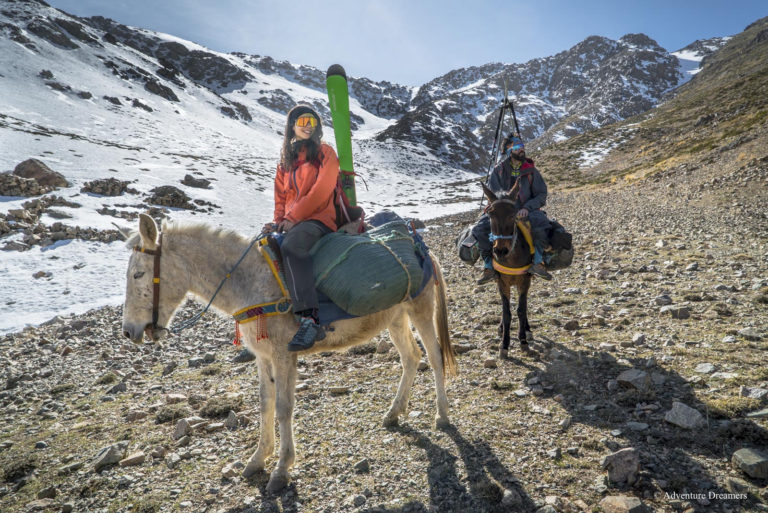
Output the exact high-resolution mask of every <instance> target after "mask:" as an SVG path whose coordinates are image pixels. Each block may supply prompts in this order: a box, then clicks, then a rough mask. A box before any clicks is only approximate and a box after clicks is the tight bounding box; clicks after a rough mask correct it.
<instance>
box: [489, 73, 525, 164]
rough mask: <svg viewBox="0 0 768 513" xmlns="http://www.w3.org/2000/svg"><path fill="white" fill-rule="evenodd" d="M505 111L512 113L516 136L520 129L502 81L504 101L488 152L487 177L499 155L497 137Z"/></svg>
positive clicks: (505, 84)
mask: <svg viewBox="0 0 768 513" xmlns="http://www.w3.org/2000/svg"><path fill="white" fill-rule="evenodd" d="M506 109H509V110H511V111H512V120H513V121H514V123H515V132H516V133H517V134H519V133H520V127H519V126H518V124H517V115H516V114H515V105H514V103H513V102H512V100H510V99H509V96H508V95H507V81H506V80H504V100H502V102H501V109H500V110H499V120H498V121H497V123H496V133H495V135H494V136H493V146H492V147H491V151H490V156H491V158H490V161H489V162H488V172H487V173H486V174H487V175H490V174H491V169H493V165H494V164H495V163H496V159H497V156H498V153H499V135H500V134H501V133H502V128H503V126H504V112H505V111H506Z"/></svg>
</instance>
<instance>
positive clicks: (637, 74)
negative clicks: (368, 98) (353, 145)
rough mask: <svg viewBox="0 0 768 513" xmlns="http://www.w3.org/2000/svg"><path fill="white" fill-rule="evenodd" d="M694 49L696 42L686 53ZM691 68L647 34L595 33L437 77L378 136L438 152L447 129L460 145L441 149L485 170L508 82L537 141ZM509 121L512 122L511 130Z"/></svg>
mask: <svg viewBox="0 0 768 513" xmlns="http://www.w3.org/2000/svg"><path fill="white" fill-rule="evenodd" d="M722 44H724V41H723V40H721V39H714V40H711V41H709V42H708V43H707V45H708V47H710V48H716V47H717V46H718V45H722ZM700 46H701V47H702V48H703V46H704V43H701V45H700ZM694 52H695V49H694V48H691V49H688V53H687V54H690V55H694ZM696 55H697V54H696ZM691 69H692V66H691V65H690V63H686V65H685V66H684V65H683V63H682V62H681V61H680V60H679V59H678V58H677V57H676V56H674V55H672V54H670V53H668V52H667V51H666V50H665V49H663V48H661V47H660V46H659V45H658V44H657V43H656V42H655V41H653V40H652V39H650V38H649V37H648V36H645V35H643V34H628V35H626V36H624V37H622V38H620V39H619V40H618V41H613V40H610V39H608V38H605V37H599V36H591V37H589V38H587V39H585V40H584V41H582V42H580V43H578V44H577V45H575V46H573V47H572V48H570V49H569V50H567V51H564V52H560V53H559V54H557V55H554V56H552V57H546V58H543V59H534V60H531V61H528V62H527V63H524V64H506V65H503V64H498V63H495V64H487V65H484V66H479V67H470V68H463V69H459V70H454V71H451V72H450V73H447V74H446V75H443V76H442V77H438V78H436V79H434V80H432V81H430V82H428V83H427V84H425V85H424V86H422V87H421V88H420V89H419V92H418V94H417V95H416V96H415V98H414V100H413V102H412V105H413V107H414V110H413V111H412V112H409V113H408V115H406V116H404V117H402V118H401V119H400V120H398V122H397V123H395V124H393V125H392V126H390V127H389V128H387V129H386V130H385V131H384V132H382V133H381V134H379V135H378V136H377V138H378V139H379V140H381V141H386V140H406V141H411V142H416V141H428V142H427V143H426V144H427V145H428V146H430V147H431V148H432V149H433V150H434V151H440V150H439V148H440V145H439V144H438V143H437V142H436V141H441V140H444V139H445V136H446V135H447V136H448V138H449V139H452V140H453V143H454V146H455V147H456V148H457V150H456V151H454V152H452V153H446V152H445V151H444V150H442V153H440V154H441V156H443V157H444V158H447V159H449V161H452V162H457V163H460V164H461V165H464V166H471V167H472V169H482V168H483V166H484V165H485V164H486V160H487V153H488V151H489V148H490V143H491V141H492V139H493V134H494V132H495V127H496V115H495V114H496V112H497V111H498V108H499V105H500V101H501V98H502V97H503V91H504V85H505V83H506V85H507V88H508V90H509V94H510V97H511V99H512V100H513V102H514V103H515V108H516V112H517V116H518V121H519V124H520V130H521V132H522V134H523V136H524V138H525V139H526V140H528V141H531V140H533V144H532V145H531V147H532V148H537V147H543V146H546V145H548V144H551V143H553V142H556V141H559V140H564V139H567V138H568V137H571V136H573V135H576V134H579V133H582V132H585V131H589V130H594V129H595V128H599V127H601V126H603V125H606V124H610V123H613V122H616V121H620V120H622V119H625V118H628V117H631V116H633V115H636V114H639V113H642V112H645V111H647V110H649V109H651V108H653V107H654V106H656V105H657V104H658V103H659V102H660V101H661V100H662V99H663V98H664V97H665V94H666V93H667V92H668V91H670V90H672V89H673V88H675V87H677V86H679V85H680V84H682V83H684V82H685V81H687V80H688V79H690V76H691V75H690V74H688V73H684V71H686V70H691ZM459 126H460V127H462V128H463V129H464V132H463V133H462V132H460V131H459V130H457V128H456V127H459ZM510 127H511V122H510V124H508V125H507V128H506V130H509V129H510ZM445 128H447V130H444V129H445ZM445 132H448V133H447V134H445ZM469 133H471V134H472V135H473V136H474V137H471V136H469ZM430 141H431V144H430Z"/></svg>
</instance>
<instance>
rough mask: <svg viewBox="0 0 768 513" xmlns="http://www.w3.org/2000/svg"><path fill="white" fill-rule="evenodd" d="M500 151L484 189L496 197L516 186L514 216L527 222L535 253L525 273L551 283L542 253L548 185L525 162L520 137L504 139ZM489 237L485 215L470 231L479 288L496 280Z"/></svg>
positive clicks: (488, 222)
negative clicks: (476, 256)
mask: <svg viewBox="0 0 768 513" xmlns="http://www.w3.org/2000/svg"><path fill="white" fill-rule="evenodd" d="M502 147H503V149H504V158H503V159H502V161H501V162H499V163H498V164H497V165H496V167H495V168H494V169H493V172H491V175H490V177H489V179H488V183H487V187H488V188H489V189H490V190H491V191H492V192H493V193H494V194H496V195H499V194H502V193H504V192H507V191H509V190H511V189H512V187H513V186H514V185H515V184H517V185H518V189H517V190H518V192H517V194H516V196H515V197H514V198H513V200H514V202H515V207H516V211H517V214H516V215H517V216H518V217H519V218H521V219H527V220H528V221H529V222H530V225H531V236H532V237H533V245H534V250H535V252H534V255H533V265H532V266H531V267H530V268H529V269H528V271H527V272H528V273H529V274H532V275H535V276H539V277H541V278H544V279H545V280H551V279H552V275H551V274H549V273H548V272H547V270H546V268H545V267H544V264H543V261H544V260H543V257H544V249H545V248H546V246H547V230H548V229H549V228H550V226H551V223H550V221H549V219H547V215H546V214H545V213H544V212H542V211H541V208H542V207H543V206H544V204H545V203H546V201H547V184H546V183H545V182H544V178H542V176H541V173H540V172H539V170H538V169H536V167H535V166H534V163H533V160H531V159H529V158H526V156H525V145H524V144H523V140H522V139H521V138H520V137H519V135H517V134H510V135H509V136H507V137H506V138H505V139H504V142H503V143H502ZM490 233H491V224H490V219H489V217H488V213H487V212H486V213H484V214H483V215H482V216H481V217H480V219H479V220H478V222H477V224H476V225H475V226H474V228H472V234H473V235H474V237H475V239H476V240H477V245H478V248H479V249H480V256H481V257H482V258H483V264H484V266H483V274H482V275H481V276H480V278H479V279H478V280H477V283H478V285H484V284H486V283H488V282H490V281H492V280H493V279H494V278H495V277H496V272H495V271H494V269H493V259H492V256H491V249H492V245H491V240H490V239H489V235H490Z"/></svg>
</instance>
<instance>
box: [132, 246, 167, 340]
mask: <svg viewBox="0 0 768 513" xmlns="http://www.w3.org/2000/svg"><path fill="white" fill-rule="evenodd" d="M162 245H163V234H162V233H161V234H160V238H159V239H158V240H157V249H145V248H142V247H141V246H138V245H137V246H134V248H133V250H134V251H136V252H137V253H144V254H145V255H154V257H155V259H154V265H153V268H154V269H153V271H152V330H153V331H154V330H161V329H165V328H163V327H162V326H158V325H157V320H158V318H159V317H160V255H161V254H162Z"/></svg>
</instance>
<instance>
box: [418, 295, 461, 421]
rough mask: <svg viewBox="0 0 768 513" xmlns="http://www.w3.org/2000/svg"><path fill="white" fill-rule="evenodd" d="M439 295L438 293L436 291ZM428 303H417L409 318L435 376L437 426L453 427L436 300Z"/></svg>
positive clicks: (430, 299)
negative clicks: (446, 389) (435, 316)
mask: <svg viewBox="0 0 768 513" xmlns="http://www.w3.org/2000/svg"><path fill="white" fill-rule="evenodd" d="M435 293H437V291H435ZM420 299H425V300H426V301H416V302H414V304H413V306H414V307H413V308H412V309H411V311H410V313H409V316H410V318H411V322H413V325H414V326H415V327H416V330H417V331H418V332H419V335H420V336H421V341H422V343H423V344H424V349H426V351H427V358H428V359H429V365H430V366H431V367H432V372H433V374H434V375H435V393H436V395H437V397H436V403H437V415H435V425H436V426H437V427H438V428H447V427H449V426H450V425H451V421H450V420H449V419H448V396H446V395H445V369H443V355H442V353H441V349H440V343H439V342H438V340H437V332H436V331H435V323H434V300H433V298H432V296H431V295H430V297H428V298H426V297H425V298H420Z"/></svg>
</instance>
